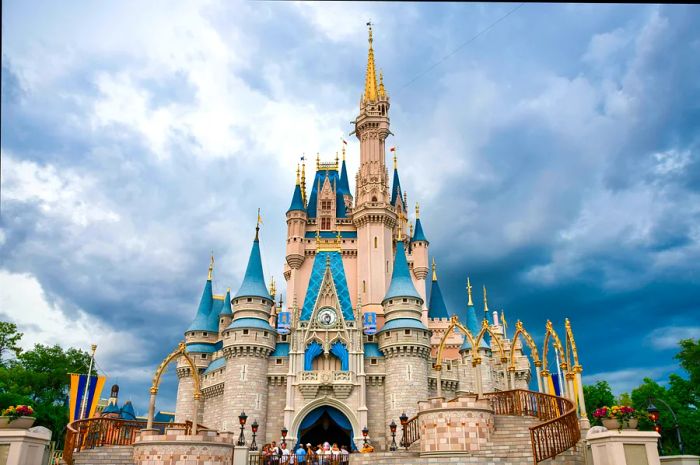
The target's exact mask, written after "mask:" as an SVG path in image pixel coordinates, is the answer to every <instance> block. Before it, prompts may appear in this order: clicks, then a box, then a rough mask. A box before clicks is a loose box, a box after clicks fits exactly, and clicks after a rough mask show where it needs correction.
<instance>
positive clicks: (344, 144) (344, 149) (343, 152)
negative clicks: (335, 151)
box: [343, 141, 345, 161]
mask: <svg viewBox="0 0 700 465" xmlns="http://www.w3.org/2000/svg"><path fill="white" fill-rule="evenodd" d="M343 142H345V141H343ZM343 161H345V144H343Z"/></svg>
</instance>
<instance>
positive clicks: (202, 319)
mask: <svg viewBox="0 0 700 465" xmlns="http://www.w3.org/2000/svg"><path fill="white" fill-rule="evenodd" d="M213 306H214V296H213V295H212V291H211V279H207V283H206V284H205V285H204V291H203V292H202V298H201V299H200V300H199V308H198V309H197V315H196V316H195V317H194V321H193V322H192V323H191V324H190V326H189V327H188V328H187V331H215V330H216V329H217V326H216V325H214V326H213V328H212V327H211V324H210V322H209V313H211V309H212V307H213Z"/></svg>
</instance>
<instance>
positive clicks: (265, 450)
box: [260, 444, 271, 465]
mask: <svg viewBox="0 0 700 465" xmlns="http://www.w3.org/2000/svg"><path fill="white" fill-rule="evenodd" d="M270 455H271V453H270V444H265V445H264V446H263V447H262V451H261V452H260V456H261V458H262V462H263V463H264V464H265V465H270Z"/></svg>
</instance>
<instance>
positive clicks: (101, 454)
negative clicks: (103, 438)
mask: <svg viewBox="0 0 700 465" xmlns="http://www.w3.org/2000/svg"><path fill="white" fill-rule="evenodd" d="M73 459H74V463H75V465H134V448H133V447H132V446H103V447H96V448H95V449H86V450H82V451H80V452H76V453H75V454H74V455H73Z"/></svg>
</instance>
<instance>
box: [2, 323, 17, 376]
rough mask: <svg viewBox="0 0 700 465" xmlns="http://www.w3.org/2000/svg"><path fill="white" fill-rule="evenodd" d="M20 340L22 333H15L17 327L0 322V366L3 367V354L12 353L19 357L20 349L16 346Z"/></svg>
mask: <svg viewBox="0 0 700 465" xmlns="http://www.w3.org/2000/svg"><path fill="white" fill-rule="evenodd" d="M20 339H22V333H20V332H19V331H17V325H16V324H14V323H9V322H7V321H0V365H3V366H4V365H5V356H6V355H5V354H7V353H8V352H9V353H14V354H15V357H17V356H19V354H20V353H21V352H22V349H21V348H20V347H19V345H17V344H18V343H19V341H20Z"/></svg>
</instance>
